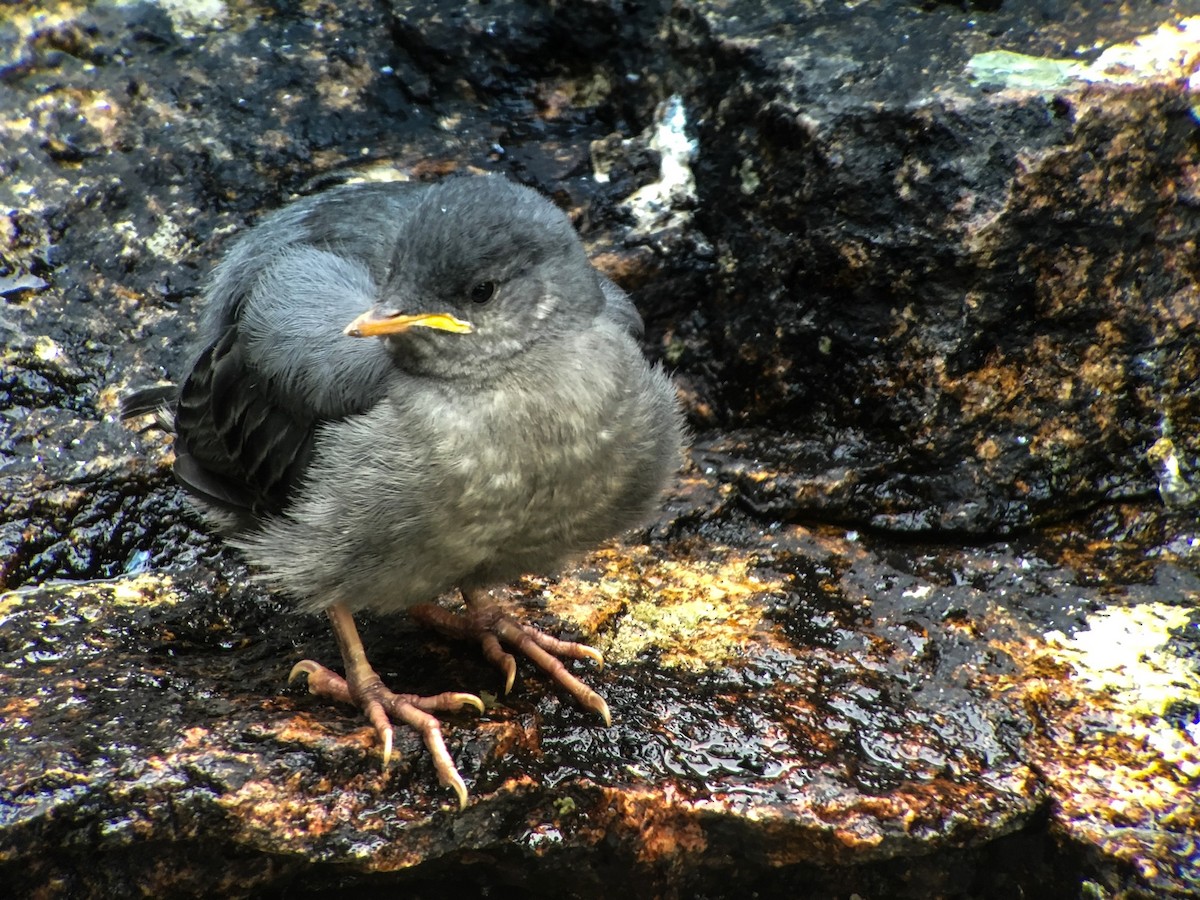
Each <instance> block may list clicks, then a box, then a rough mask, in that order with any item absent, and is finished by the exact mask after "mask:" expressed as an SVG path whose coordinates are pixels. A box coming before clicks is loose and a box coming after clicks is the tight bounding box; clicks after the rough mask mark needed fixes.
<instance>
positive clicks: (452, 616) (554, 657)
mask: <svg viewBox="0 0 1200 900" xmlns="http://www.w3.org/2000/svg"><path fill="white" fill-rule="evenodd" d="M462 595H463V599H464V600H465V601H466V603H467V611H466V612H465V613H462V614H457V613H452V612H450V611H449V610H446V609H443V608H442V607H440V606H437V605H436V604H433V603H422V604H420V605H418V606H414V607H412V608H411V609H410V610H409V612H410V613H411V614H412V616H413V617H414V618H416V619H417V620H418V621H419V622H422V623H423V624H425V625H429V626H430V627H432V628H435V629H437V630H438V631H440V632H441V633H442V634H445V635H447V636H448V637H452V638H458V639H460V640H468V641H479V643H480V644H481V645H482V646H483V655H484V656H485V657H486V658H487V660H488V661H489V662H491V663H492V664H493V665H495V666H496V667H497V668H499V669H500V671H502V672H503V673H504V693H506V694H507V693H508V692H509V691H510V690H512V686H513V680H514V679H515V678H516V675H517V662H516V660H515V659H513V657H512V654H510V653H507V652H506V651H505V650H504V648H503V647H502V646H501V643H503V644H506V645H508V646H509V647H511V648H512V649H514V650H516V651H517V652H518V653H520V654H522V655H523V656H527V657H528V658H529V659H531V660H533V662H534V663H535V664H536V665H537V667H538V668H539V669H541V670H542V671H543V672H545V673H546V674H547V675H549V676H550V678H551V679H552V680H553V681H554V682H555V683H556V684H558V685H560V686H562V688H563V689H564V690H566V692H567V693H568V694H570V695H571V696H572V697H574V698H575V700H576V701H577V702H578V703H579V705H580V706H582V707H583V708H584V709H590V710H592V711H593V712H595V713H598V714H599V715H600V717H601V718H602V719H604V724H605V725H611V724H612V716H611V715H610V714H609V712H608V704H607V703H605V702H604V698H603V697H601V696H600V695H599V694H597V693H596V692H595V691H593V690H592V689H591V688H590V687H588V686H587V685H586V684H584V683H583V682H582V681H580V680H579V679H578V678H576V677H575V676H574V675H572V674H571V673H570V672H568V671H567V667H566V666H564V665H563V664H562V661H563V659H590V660H592V661H594V662H595V663H596V664H597V665H599V666H603V665H604V657H603V656H602V655H601V654H600V651H599V650H596V649H595V648H593V647H589V646H587V645H586V644H577V643H575V642H574V641H561V640H559V639H558V638H555V637H551V636H550V635H548V634H546V633H545V632H542V631H540V630H538V629H537V628H534V627H533V626H532V625H525V624H523V623H521V622H518V621H517V620H516V619H514V618H513V617H512V616H511V615H509V614H508V613H506V612H505V611H504V610H503V609H501V608H500V607H499V605H497V603H496V601H494V600H493V599H492V598H491V597H489V596H488V595H487V592H485V591H480V590H463V592H462Z"/></svg>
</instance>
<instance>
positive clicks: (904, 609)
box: [0, 0, 1200, 900]
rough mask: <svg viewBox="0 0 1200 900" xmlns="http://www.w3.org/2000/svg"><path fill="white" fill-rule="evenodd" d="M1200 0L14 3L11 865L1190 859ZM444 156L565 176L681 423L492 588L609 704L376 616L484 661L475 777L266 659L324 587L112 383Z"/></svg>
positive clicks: (407, 635)
mask: <svg viewBox="0 0 1200 900" xmlns="http://www.w3.org/2000/svg"><path fill="white" fill-rule="evenodd" d="M992 7H995V8H994V9H993V8H992ZM1189 7H1190V4H1174V5H1163V4H1117V5H1114V4H1110V3H1101V2H1085V3H1039V4H1035V3H1031V2H1008V3H1002V4H981V3H980V4H976V3H970V4H959V3H937V2H904V0H880V2H875V3H870V4H846V3H841V2H836V3H835V2H815V3H809V4H804V5H797V4H793V3H786V4H785V3H753V4H751V3H743V2H739V0H722V2H701V0H681V2H675V3H666V2H661V3H650V4H638V5H637V8H636V10H631V8H629V7H628V6H627V5H624V4H617V3H613V2H606V0H584V2H579V3H573V4H560V5H558V6H557V7H554V8H553V9H550V8H549V7H547V8H542V7H540V6H538V5H536V4H525V3H521V2H516V0H512V2H508V0H493V2H491V3H488V4H468V5H463V4H458V3H449V2H446V3H438V2H427V3H399V2H392V3H388V2H368V0H356V2H349V3H339V4H336V5H335V4H331V3H323V2H302V3H298V4H293V5H290V6H288V7H286V8H271V9H266V8H253V9H252V8H248V7H241V6H236V5H233V4H193V5H188V4H176V3H172V4H166V3H163V4H148V3H147V4H116V3H113V4H72V3H63V4H57V5H55V6H53V7H44V8H43V7H40V6H35V5H32V4H10V6H9V7H8V10H7V11H6V13H5V16H4V18H3V21H0V339H2V343H3V350H2V351H0V354H2V355H0V409H2V411H3V414H2V416H0V495H2V496H3V497H4V498H5V500H4V503H3V504H2V505H0V588H3V589H4V591H5V592H4V593H3V594H0V623H2V628H0V772H2V773H3V779H2V780H0V882H3V883H4V884H6V885H8V886H10V890H13V891H16V892H17V893H18V894H20V895H30V896H44V897H54V896H63V897H87V896H95V897H108V896H125V895H134V894H139V893H148V894H151V895H171V896H268V897H269V896H330V895H340V894H341V893H342V892H345V891H347V890H353V891H355V892H356V893H359V894H365V895H367V896H370V895H372V894H380V895H383V894H387V895H391V894H392V893H394V892H396V891H398V890H403V891H404V892H405V894H406V896H412V897H417V898H420V897H436V896H445V895H446V894H447V893H451V894H453V893H454V892H455V891H456V890H457V891H459V892H466V893H472V892H474V893H478V892H479V891H481V890H484V889H486V890H487V891H488V892H489V895H490V896H517V895H520V896H522V897H563V896H575V897H584V898H593V897H607V896H613V895H614V894H618V893H626V894H628V895H630V896H633V897H690V896H705V897H714V898H715V897H735V896H737V897H741V896H748V895H751V894H753V893H755V892H757V893H758V894H759V895H760V896H773V895H775V896H778V895H787V896H794V897H799V898H804V897H813V898H827V897H839V898H841V897H846V898H849V897H851V896H854V895H857V896H858V897H861V898H864V900H871V898H883V897H887V898H913V900H918V898H922V900H923V898H933V897H956V898H1010V897H1014V896H1024V897H1030V898H1047V900H1049V898H1054V900H1058V898H1062V897H1089V898H1117V897H1155V898H1157V897H1191V896H1197V895H1200V848H1198V847H1197V845H1196V837H1195V836H1196V834H1197V833H1200V815H1198V812H1197V805H1196V800H1195V796H1196V790H1195V789H1196V784H1197V780H1198V779H1200V751H1198V749H1197V745H1198V742H1200V726H1198V725H1197V722H1198V721H1200V663H1198V660H1200V616H1198V614H1197V612H1196V608H1197V599H1198V598H1200V564H1198V561H1197V553H1198V551H1197V546H1198V543H1197V542H1198V541H1200V536H1198V535H1200V528H1198V524H1197V523H1198V519H1197V503H1196V499H1197V494H1196V489H1195V488H1194V487H1193V484H1194V474H1193V473H1194V472H1195V471H1196V465H1197V462H1198V461H1200V445H1198V444H1197V441H1198V440H1200V438H1198V435H1200V428H1197V427H1196V426H1197V418H1198V415H1200V412H1198V411H1200V403H1198V397H1200V393H1198V390H1200V389H1198V385H1200V378H1197V371H1196V366H1197V361H1198V360H1197V355H1196V354H1197V349H1196V348H1197V347H1200V341H1198V340H1197V310H1200V291H1198V289H1197V278H1198V275H1200V273H1198V272H1197V269H1196V266H1195V259H1196V254H1195V249H1196V248H1195V240H1196V229H1197V215H1198V214H1197V209H1198V208H1200V206H1198V204H1197V201H1196V183H1197V182H1196V165H1197V151H1196V135H1197V127H1198V126H1197V119H1196V114H1195V109H1194V107H1195V105H1196V102H1197V100H1196V97H1195V95H1194V94H1193V92H1192V90H1191V86H1192V81H1193V80H1194V77H1193V74H1194V73H1195V71H1196V68H1197V61H1198V59H1200V38H1198V37H1197V31H1198V30H1200V29H1198V28H1197V25H1196V23H1195V20H1194V19H1188V18H1186V17H1187V16H1188V15H1197V14H1200V9H1195V10H1193V9H1190V8H1189ZM1081 48H1082V49H1081ZM232 72H236V73H238V75H237V77H236V78H233V77H231V76H230V73H232ZM458 170H475V171H480V170H497V171H503V172H506V173H508V174H509V175H511V176H513V177H516V178H519V179H521V180H523V181H526V182H528V183H531V184H534V185H536V186H538V187H540V188H542V189H543V190H544V191H546V192H547V193H548V194H549V195H551V196H552V197H554V199H555V200H556V202H558V203H560V204H561V205H562V206H563V207H564V208H565V209H567V210H568V211H569V212H570V214H571V215H572V216H573V218H574V219H575V220H576V222H577V224H578V225H579V227H580V230H581V233H582V235H583V237H584V239H585V242H586V243H587V245H588V247H589V251H590V252H591V253H592V255H593V257H594V258H595V259H596V260H597V263H598V264H599V265H600V266H601V267H602V268H603V269H604V270H605V271H606V272H608V273H609V274H611V275H612V276H613V277H614V278H616V279H617V280H619V281H620V282H621V283H622V284H624V285H626V286H627V287H629V288H630V290H632V291H633V292H634V293H635V296H636V298H637V300H638V303H639V306H640V307H641V309H642V310H643V312H644V314H645V316H646V320H647V349H648V352H650V353H651V355H652V356H654V357H656V358H659V359H662V360H663V361H664V362H665V363H666V364H667V365H668V366H669V367H670V368H671V369H672V371H673V373H674V374H675V377H676V380H677V383H678V384H679V386H680V389H681V392H682V395H683V397H684V399H685V402H686V404H687V408H688V414H689V418H690V422H691V425H692V428H693V430H694V432H695V441H694V446H693V448H692V451H691V453H690V455H689V459H688V463H687V466H686V467H685V469H684V471H683V472H682V473H681V475H680V478H679V480H678V482H677V484H676V485H675V486H674V488H673V489H672V491H671V493H670V495H669V496H668V497H667V498H666V501H665V504H664V511H663V513H662V515H661V517H660V518H659V519H658V520H657V521H656V522H654V523H651V524H650V525H648V526H647V527H646V528H645V529H644V530H643V531H641V532H638V533H634V534H631V535H628V536H626V538H625V539H624V540H623V541H621V542H617V543H614V544H613V545H611V546H607V547H603V548H599V549H597V550H596V551H595V552H594V553H592V554H590V555H589V556H587V557H586V558H584V559H583V560H581V561H580V562H579V563H578V564H577V565H576V566H574V567H572V568H570V569H569V570H568V571H566V572H564V573H562V574H561V576H558V577H551V576H539V577H530V578H527V579H525V580H523V581H522V582H520V583H519V584H516V585H513V586H511V587H510V588H508V589H507V590H505V591H503V592H502V593H503V599H504V600H505V602H508V603H511V604H513V605H514V606H515V607H517V608H519V609H520V610H522V611H523V613H524V614H525V615H526V616H527V617H529V618H530V619H531V620H532V621H535V622H537V623H539V624H541V625H543V626H544V627H546V628H547V629H549V630H552V631H554V632H557V633H563V634H565V635H567V636H578V637H579V638H580V639H583V640H586V641H588V642H590V643H593V644H595V645H596V646H597V647H599V648H600V649H601V650H603V652H604V654H605V656H606V659H607V661H608V664H607V665H606V667H605V668H604V670H603V671H596V670H595V669H594V668H592V667H590V666H586V665H582V664H580V665H578V667H577V668H578V671H579V672H580V673H581V674H582V675H585V676H586V678H587V679H588V681H589V682H590V683H592V684H593V685H595V686H596V688H597V690H599V691H600V693H601V694H603V695H604V696H605V698H606V699H607V701H608V703H609V705H610V707H611V709H612V713H613V719H614V721H613V725H612V727H611V728H603V727H601V726H599V725H598V724H597V723H596V722H594V721H593V720H591V719H590V718H589V717H587V716H586V715H585V714H583V713H581V712H580V711H579V710H577V709H576V708H574V707H573V706H572V705H571V704H570V703H569V702H568V701H567V700H566V699H565V698H564V697H562V696H560V695H559V694H557V693H556V692H554V691H553V690H552V689H550V688H549V687H548V686H547V685H546V683H545V682H544V680H542V679H539V678H538V677H536V676H535V675H533V674H532V673H531V672H530V671H529V670H528V667H522V668H521V670H520V672H519V674H518V679H517V683H516V685H515V687H514V690H513V692H512V693H511V694H509V695H507V696H501V695H499V694H498V692H499V688H500V680H499V677H498V675H497V673H496V672H495V671H494V670H492V669H491V668H490V667H489V666H488V665H487V664H486V663H485V662H484V661H483V660H482V658H481V657H480V656H479V654H477V653H476V652H474V651H473V650H471V649H466V648H463V647H458V646H455V645H453V644H450V643H447V642H445V641H443V640H441V639H439V638H436V637H433V636H432V635H430V634H428V633H426V632H424V631H422V630H419V629H417V628H416V627H415V626H413V625H411V624H410V623H408V622H407V621H406V620H403V619H399V620H395V619H385V618H375V619H371V618H367V619H365V620H364V622H363V623H362V631H363V634H364V637H365V639H366V642H367V647H368V651H369V653H370V654H371V657H372V660H373V661H374V663H375V664H376V666H377V667H378V669H379V671H380V673H381V675H382V676H383V677H384V678H385V680H386V681H387V682H388V683H390V684H392V685H394V686H396V687H403V688H404V689H411V690H414V691H419V692H435V691H440V690H446V689H448V688H450V689H458V690H466V691H474V692H478V693H480V694H481V695H483V696H484V697H485V700H486V701H487V710H486V711H485V713H483V714H482V715H480V716H474V715H457V716H451V717H447V721H446V734H447V740H448V743H449V746H450V750H451V752H452V754H453V755H454V757H455V759H456V761H457V762H458V764H459V766H460V768H461V770H462V773H463V775H464V777H465V779H466V781H467V784H468V788H469V790H470V794H471V802H470V805H469V806H468V808H467V809H466V810H465V811H462V812H458V811H457V810H456V809H455V808H454V804H453V802H452V798H451V797H450V796H449V795H448V793H447V792H446V791H445V790H444V789H442V788H440V787H439V786H438V784H437V782H436V779H435V777H434V774H433V770H432V766H431V764H430V762H429V758H428V756H427V755H426V754H425V752H424V750H423V749H422V747H421V746H420V744H419V742H418V740H417V739H416V738H415V737H414V736H413V735H411V734H408V733H401V734H398V736H397V737H398V750H399V753H398V754H397V756H398V758H396V759H394V760H393V762H392V765H391V766H390V767H389V769H388V770H387V771H386V772H384V771H382V770H381V767H380V761H379V757H378V748H377V747H376V746H375V745H374V739H373V735H372V733H371V730H370V729H369V728H368V727H367V726H366V724H365V723H364V721H362V720H361V719H359V718H358V717H356V716H355V715H354V714H352V713H351V712H350V711H349V710H345V709H339V708H336V707H334V706H331V705H328V704H327V703H325V702H324V701H320V700H316V699H314V698H311V697H310V696H308V695H307V694H306V693H304V692H303V690H301V689H297V688H289V687H287V686H286V684H285V681H286V676H287V672H288V670H289V669H290V667H291V665H292V664H293V663H294V662H295V661H296V660H298V659H301V658H306V657H313V658H317V659H322V660H325V661H328V662H333V661H334V660H335V659H336V657H337V651H336V647H335V646H334V642H333V639H332V636H331V635H330V634H329V633H328V630H327V627H326V625H325V623H324V621H319V620H316V619H310V618H306V617H303V616H299V615H296V614H293V613H292V612H290V610H289V608H288V605H287V603H286V600H285V599H284V598H280V597H273V596H270V595H268V594H266V593H264V592H263V591H262V590H261V589H260V588H258V587H257V586H256V585H255V584H254V582H253V580H252V579H251V573H250V572H248V571H247V570H246V568H245V566H244V565H243V564H242V563H241V562H240V561H239V560H238V559H237V557H236V556H235V555H234V554H232V553H230V552H228V551H226V550H224V549H222V548H221V546H220V545H219V543H218V542H217V541H215V540H214V539H212V538H211V537H209V536H207V535H206V534H204V533H203V531H202V530H201V529H200V527H199V523H198V522H197V521H196V520H195V518H194V517H193V516H192V514H191V513H190V512H189V510H188V509H187V508H186V505H185V504H184V502H183V500H182V498H181V496H180V494H179V492H178V491H177V490H176V489H175V488H174V487H173V486H172V485H171V482H170V464H171V451H170V444H169V441H168V440H166V439H165V438H164V437H163V436H162V435H161V434H159V433H157V432H155V431H153V430H145V431H138V430H136V428H130V427H126V426H124V425H122V424H120V423H118V422H117V421H116V419H115V417H114V412H115V409H116V401H117V397H118V396H119V394H120V392H121V391H122V390H124V389H125V388H127V387H128V386H129V385H132V384H142V383H146V382H148V381H155V380H158V379H161V378H167V377H170V376H172V375H175V374H178V372H179V369H180V367H181V365H182V361H183V359H184V356H185V353H186V350H185V347H186V342H187V336H188V334H189V333H190V332H191V329H192V321H193V319H194V314H195V306H194V300H195V296H196V293H197V291H198V289H199V286H200V284H201V282H202V280H203V278H204V277H205V274H206V273H207V272H208V270H209V268H210V267H211V265H212V263H213V262H214V261H215V260H216V259H218V258H219V257H220V254H221V252H222V250H223V249H224V248H225V247H227V246H228V241H229V239H230V238H231V237H232V236H233V235H234V234H236V233H238V232H239V231H240V230H241V229H242V228H244V227H245V226H246V225H247V224H248V223H249V222H251V221H252V220H253V219H254V218H255V217H256V216H257V215H259V214H260V213H262V212H264V211H266V210H269V209H271V208H274V207H276V206H278V205H280V204H281V203H283V202H286V200H288V199H289V198H291V197H292V196H295V195H297V194H302V193H307V192H310V191H313V190H317V189H320V188H321V187H322V186H324V185H327V184H331V183H335V182H337V181H340V180H344V179H346V178H351V177H357V178H396V177H403V178H432V177H437V176H439V175H443V174H446V173H449V172H453V171H458ZM140 424H144V423H140Z"/></svg>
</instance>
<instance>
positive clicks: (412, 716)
mask: <svg viewBox="0 0 1200 900" xmlns="http://www.w3.org/2000/svg"><path fill="white" fill-rule="evenodd" d="M326 612H327V613H328V615H329V621H330V623H331V624H332V625H333V634H334V636H335V637H336V638H337V642H338V648H339V649H340V650H341V651H342V663H343V664H344V666H345V668H346V677H345V678H343V677H342V676H340V675H338V674H337V673H336V672H333V671H331V670H330V669H327V668H325V666H323V665H321V664H320V663H318V662H314V661H313V660H311V659H305V660H301V661H300V662H298V663H296V665H295V666H293V667H292V673H291V674H290V675H289V676H288V681H289V682H292V681H294V680H295V679H297V678H298V677H300V675H301V674H305V675H307V676H308V690H309V693H312V694H316V695H318V696H321V697H330V698H332V699H334V700H340V701H341V702H343V703H350V704H353V705H354V706H357V707H358V708H359V709H361V710H362V711H363V713H365V714H366V717H367V718H368V719H369V720H370V721H371V724H372V725H374V726H375V732H376V733H377V734H378V735H379V739H380V741H382V743H383V765H384V767H385V768H386V767H387V764H388V760H389V759H390V758H391V755H392V721H393V719H396V720H399V721H401V722H403V723H404V724H406V725H408V726H409V727H410V728H413V729H415V730H416V731H417V732H418V733H419V734H420V735H421V737H422V739H423V740H424V741H425V746H426V747H427V748H428V749H429V753H430V755H431V756H432V757H433V768H434V769H435V770H436V772H437V776H438V781H440V782H441V783H442V784H444V785H445V786H446V787H448V788H453V790H454V793H455V794H457V795H458V804H459V806H460V807H465V806H466V805H467V786H466V785H465V784H464V783H463V780H462V776H461V775H459V774H458V769H457V767H456V766H455V765H454V760H453V759H451V758H450V753H449V751H448V750H446V742H445V741H444V740H442V726H441V723H440V722H439V721H438V720H437V718H435V717H434V716H433V715H431V713H435V712H453V711H456V710H460V709H462V708H463V707H464V706H474V707H475V708H476V709H477V710H479V712H483V701H481V700H480V699H479V698H478V697H476V696H475V695H474V694H459V693H455V692H453V691H447V692H446V693H444V694H436V695H434V696H432V697H420V696H417V695H416V694H396V693H393V692H392V691H390V690H388V689H387V688H386V687H384V684H383V681H382V680H380V678H379V676H378V675H377V674H376V673H375V670H374V669H373V668H371V664H370V663H369V662H367V651H366V650H365V649H364V648H363V643H362V639H361V638H359V636H358V629H357V628H355V627H354V617H353V615H351V613H350V610H349V609H347V608H346V607H345V606H344V605H343V604H341V603H335V604H333V606H331V607H329V609H327V610H326Z"/></svg>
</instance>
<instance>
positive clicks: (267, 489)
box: [175, 325, 318, 516]
mask: <svg viewBox="0 0 1200 900" xmlns="http://www.w3.org/2000/svg"><path fill="white" fill-rule="evenodd" d="M317 421H318V420H317V417H316V416H315V415H314V414H312V413H311V412H306V411H304V410H301V409H299V408H298V407H297V406H296V405H294V404H293V405H288V404H287V403H285V402H284V401H283V398H282V395H281V394H280V392H278V391H276V390H273V387H272V385H270V384H269V383H266V382H264V381H263V380H262V379H260V378H259V377H258V375H257V373H256V372H255V371H254V370H253V369H252V368H251V366H250V365H249V364H248V361H247V360H246V357H245V354H244V353H243V351H242V345H241V342H240V341H239V339H238V331H237V327H236V325H231V326H230V327H229V328H227V329H226V331H225V332H224V334H222V335H221V337H220V339H219V340H217V342H216V343H214V344H213V345H211V346H210V347H208V348H207V349H206V350H205V351H204V352H203V353H202V354H201V355H200V357H199V358H198V359H197V360H196V363H195V365H194V366H193V367H192V371H191V374H190V375H188V377H187V380H186V381H185V382H184V383H183V387H182V388H181V390H180V392H179V402H178V405H177V407H176V411H175V432H176V442H175V457H176V462H175V476H176V477H177V478H178V479H179V481H180V482H181V483H182V484H183V485H184V486H185V487H186V488H188V489H189V490H190V491H192V492H193V493H195V494H197V495H198V496H199V497H201V498H202V499H205V500H207V501H209V502H211V503H214V504H215V505H218V506H220V507H223V508H226V509H228V510H230V511H235V512H239V513H242V512H249V513H251V514H252V515H255V516H259V515H263V514H265V513H273V512H279V511H280V510H281V509H283V507H284V506H285V505H286V502H287V497H288V492H289V491H290V490H291V488H292V487H293V486H294V484H295V483H296V481H297V479H298V478H299V477H300V475H301V474H302V473H303V471H304V469H305V467H306V466H307V464H308V461H309V458H310V456H311V454H312V443H313V435H314V433H315V430H316V426H317Z"/></svg>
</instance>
